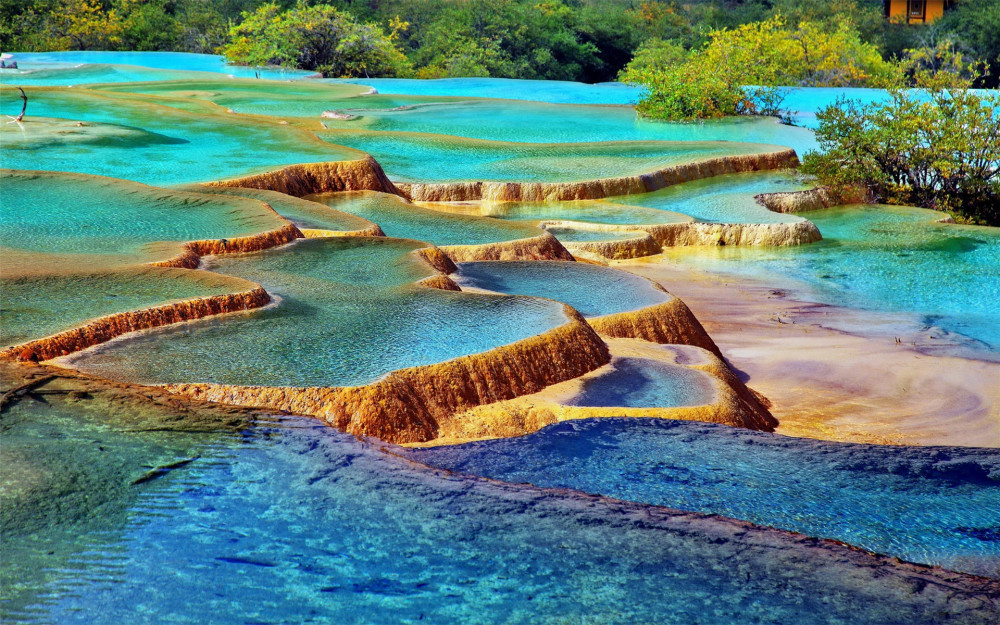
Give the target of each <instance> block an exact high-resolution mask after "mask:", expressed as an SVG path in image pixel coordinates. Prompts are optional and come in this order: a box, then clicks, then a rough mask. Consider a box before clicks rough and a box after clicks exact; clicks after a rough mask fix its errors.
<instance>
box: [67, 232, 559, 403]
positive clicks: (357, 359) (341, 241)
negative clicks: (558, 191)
mask: <svg viewBox="0 0 1000 625" xmlns="http://www.w3.org/2000/svg"><path fill="white" fill-rule="evenodd" d="M423 247H426V244H425V243H422V242H418V241H401V240H398V239H383V238H356V237H338V238H330V239H306V240H302V241H299V242H297V243H296V244H295V245H292V246H289V247H285V248H282V249H277V250H271V251H267V252H261V253H258V254H254V255H241V256H239V257H228V256H218V257H215V258H213V259H212V265H211V269H212V270H213V271H216V272H219V273H223V274H227V275H232V276H236V277H239V278H243V279H245V280H249V281H252V282H255V283H258V284H261V285H263V286H264V287H265V288H266V289H267V290H268V292H269V293H271V294H274V295H276V296H277V298H279V301H278V304H277V305H276V306H270V307H267V308H264V309H259V310H254V311H250V312H247V313H243V314H239V315H227V316H226V317H224V318H219V319H216V320H205V321H199V322H195V323H191V324H184V326H183V327H179V326H177V327H173V328H170V327H167V328H162V329H160V330H157V331H154V332H149V333H144V334H142V335H138V336H135V337H133V338H131V339H130V340H129V341H127V342H116V343H111V344H108V345H105V346H101V347H98V348H96V349H95V350H92V351H89V352H84V353H81V354H79V355H78V356H76V357H73V358H72V360H71V364H72V365H73V366H75V367H78V368H80V369H81V370H84V371H87V372H91V373H97V374H100V375H104V376H108V377H111V378H113V379H121V380H127V381H135V382H178V383H180V382H184V383H187V382H212V383H218V384H234V385H243V386H245V385H263V386H295V387H302V386H322V387H332V386H353V385H361V384H367V383H370V382H372V381H374V380H376V379H378V378H380V377H381V376H383V375H385V374H387V373H389V372H390V371H394V370H397V369H403V368H407V367H417V366H420V365H429V364H435V363H440V362H443V361H446V360H449V359H453V358H457V357H460V356H465V355H469V354H476V353H480V352H485V351H487V350H490V349H493V348H495V347H499V346H501V345H506V344H509V343H513V342H516V341H519V340H521V339H524V338H528V337H532V336H535V335H538V334H540V333H542V332H545V331H547V330H550V329H552V328H555V327H557V326H561V325H563V324H565V323H566V322H567V318H566V315H565V313H564V311H563V306H562V304H559V303H556V302H552V301H548V300H539V299H535V298H525V297H505V296H491V295H477V294H470V293H460V292H452V291H443V290H439V289H429V288H423V287H420V286H417V285H415V284H414V282H416V281H417V280H420V279H422V278H426V277H428V276H430V275H433V274H434V273H435V271H434V270H433V269H431V268H430V267H429V266H428V265H427V264H426V263H425V262H424V261H423V260H421V259H420V257H419V256H418V255H417V254H415V252H416V251H417V250H419V249H421V248H423Z"/></svg>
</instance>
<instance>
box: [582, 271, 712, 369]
mask: <svg viewBox="0 0 1000 625" xmlns="http://www.w3.org/2000/svg"><path fill="white" fill-rule="evenodd" d="M653 284H654V285H655V286H656V287H657V288H660V290H663V288H662V287H660V285H658V284H656V283H655V282H654V283H653ZM664 292H666V291H664ZM587 322H588V323H589V324H590V326H591V327H592V328H594V330H596V331H597V332H598V333H599V334H602V335H604V336H607V337H611V338H634V339H643V340H645V341H649V342H650V343H660V344H662V345H694V346H695V347H700V348H702V349H705V350H708V351H710V352H712V353H713V354H715V355H716V356H718V357H719V358H721V357H722V352H721V351H719V348H718V346H717V345H716V344H715V341H713V340H712V337H710V336H709V335H708V332H706V331H705V328H704V327H702V325H701V323H700V322H699V321H698V319H697V317H695V316H694V313H692V312H691V309H690V308H688V307H687V304H685V303H684V302H683V301H681V300H680V299H679V298H677V297H673V296H671V299H670V300H668V301H666V302H663V303H662V304H655V305H653V306H647V307H646V308H640V309H639V310H632V311H628V312H623V313H616V314H613V315H604V316H601V317H592V318H590V319H588V320H587Z"/></svg>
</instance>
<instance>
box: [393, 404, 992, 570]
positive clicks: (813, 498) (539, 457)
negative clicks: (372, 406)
mask: <svg viewBox="0 0 1000 625" xmlns="http://www.w3.org/2000/svg"><path fill="white" fill-rule="evenodd" d="M406 453H407V455H408V456H409V457H411V458H414V459H417V460H420V461H421V462H425V463H428V464H431V465H434V466H439V467H442V468H446V469H449V470H453V471H460V472H467V473H473V474H476V475H484V476H487V477H491V478H493V479H498V480H504V481H509V482H526V483H530V484H535V485H537V486H548V487H561V488H577V489H581V490H584V491H587V492H591V493H601V494H604V495H610V496H612V497H618V498H621V499H628V500H631V501H642V502H646V503H652V504H658V505H664V506H669V507H672V508H680V509H683V510H693V511H698V512H710V513H713V514H721V515H724V516H728V517H736V518H740V519H747V520H750V521H753V522H754V523H759V524H762V525H769V526H772V527H780V528H784V529H789V530H794V531H797V532H802V533H804V534H808V535H810V536H820V537H826V538H835V539H837V540H842V541H844V542H847V543H850V544H852V545H856V546H859V547H863V548H865V549H871V550H873V551H878V552H881V553H890V554H893V555H896V556H899V557H901V558H905V559H907V560H912V561H916V562H923V563H927V564H939V565H942V566H946V567H949V568H953V569H959V570H965V571H971V572H974V573H979V574H986V575H992V576H997V575H1000V479H998V478H1000V452H998V451H995V450H975V449H972V450H967V449H962V448H907V447H879V446H872V445H851V444H844V443H827V442H822V441H814V440H809V439H797V438H789V437H784V436H780V435H777V434H767V433H761V432H750V431H747V430H742V429H740V428H731V427H727V426H722V425H711V424H700V423H692V422H686V421H666V420H662V419H595V420H590V421H568V422H566V423H561V424H557V425H553V426H549V427H548V428H545V429H543V430H541V431H539V432H537V433H535V434H529V435H528V436H523V437H520V438H513V439H507V440H496V441H484V442H480V443H468V444H465V445H459V446H456V447H445V448H437V449H426V450H419V449H415V450H411V451H408V452H406Z"/></svg>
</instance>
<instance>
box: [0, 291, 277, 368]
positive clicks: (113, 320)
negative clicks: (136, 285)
mask: <svg viewBox="0 0 1000 625" xmlns="http://www.w3.org/2000/svg"><path fill="white" fill-rule="evenodd" d="M270 301H271V297H270V296H269V295H268V294H267V291H265V290H264V289H263V288H261V287H260V286H257V287H255V288H252V289H250V290H248V291H243V292H240V293H229V294H225V295H212V296H209V297H199V298H196V299H190V300H183V301H180V302H174V303H171V304H165V305H163V306H155V307H152V308H146V309H143V310H132V311H128V312H122V313H115V314H113V315H107V316H104V317H98V318H97V319H93V320H91V321H88V322H87V323H85V324H83V325H81V326H78V327H76V328H73V329H71V330H66V331H65V332H60V333H58V334H53V335H52V336H47V337H45V338H41V339H37V340H34V341H30V342H28V343H23V344H21V345H15V346H13V347H9V348H7V349H4V350H3V351H0V358H14V359H17V360H22V361H35V362H38V361H40V360H49V359H51V358H56V357H59V356H65V355H67V354H71V353H73V352H76V351H79V350H81V349H86V348H88V347H92V346H94V345H98V344H100V343H104V342H106V341H110V340H111V339H113V338H116V337H119V336H122V335H123V334H128V333H129V332H135V331H137V330H148V329H150V328H158V327H160V326H165V325H169V324H172V323H180V322H181V321H191V320H193V319H201V318H203V317H208V316H211V315H218V314H222V313H229V312H237V311H241V310H250V309H252V308H259V307H261V306H264V305H265V304H267V303H268V302H270Z"/></svg>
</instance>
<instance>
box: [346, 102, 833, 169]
mask: <svg viewBox="0 0 1000 625" xmlns="http://www.w3.org/2000/svg"><path fill="white" fill-rule="evenodd" d="M359 100H361V101H364V100H365V98H360V99H359ZM346 110H348V112H352V113H356V114H358V115H360V116H361V117H360V118H359V119H356V120H352V121H342V122H338V121H335V120H329V121H328V122H327V125H328V126H329V127H330V128H343V129H351V128H359V127H363V128H365V129H367V130H381V131H396V132H421V133H431V134H440V135H454V136H459V137H469V138H473V139H485V140H492V141H508V142H515V143H569V142H575V143H579V142H596V141H736V142H748V143H763V144H770V145H782V146H787V147H790V148H793V149H795V151H796V152H798V153H799V155H802V154H804V153H805V152H806V151H808V150H814V149H816V147H817V145H816V141H815V137H814V136H813V133H812V131H811V130H808V129H806V128H797V127H793V126H786V125H782V124H779V123H777V121H775V120H774V119H771V118H729V119H725V120H717V121H706V122H698V123H668V122H661V121H651V120H647V119H642V118H639V117H638V116H637V115H636V112H635V109H633V108H632V107H631V106H593V105H583V104H573V105H570V104H562V105H560V104H546V103H541V102H518V101H503V100H481V101H475V100H468V101H462V102H444V103H438V104H433V105H429V106H413V107H408V108H405V109H403V110H388V108H387V109H386V110H380V111H379V110H372V109H371V108H369V107H367V106H366V107H365V108H364V109H361V110H357V111H351V110H349V109H346Z"/></svg>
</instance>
